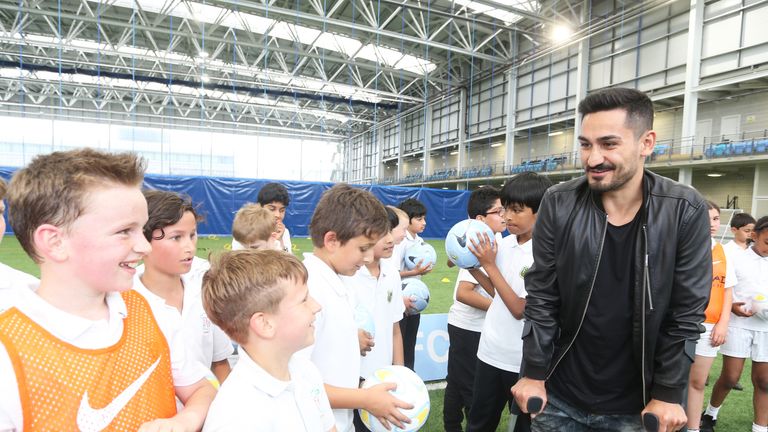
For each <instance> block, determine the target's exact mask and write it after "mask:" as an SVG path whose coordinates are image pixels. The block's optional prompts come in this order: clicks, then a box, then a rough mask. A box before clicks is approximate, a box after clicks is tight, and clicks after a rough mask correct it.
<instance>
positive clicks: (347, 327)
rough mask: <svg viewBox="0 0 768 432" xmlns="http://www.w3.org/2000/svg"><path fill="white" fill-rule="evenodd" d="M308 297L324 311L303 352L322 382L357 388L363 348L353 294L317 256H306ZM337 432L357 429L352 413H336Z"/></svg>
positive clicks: (317, 318)
mask: <svg viewBox="0 0 768 432" xmlns="http://www.w3.org/2000/svg"><path fill="white" fill-rule="evenodd" d="M304 266H305V267H306V268H307V273H308V274H309V279H308V280H307V287H308V288H309V294H310V295H311V296H312V298H314V299H315V301H317V302H318V303H319V304H320V306H321V307H322V310H321V311H320V312H319V313H318V314H317V315H316V318H315V343H314V344H313V345H311V346H309V347H307V348H305V349H303V350H301V351H299V353H300V355H304V356H308V357H309V359H310V360H312V363H314V364H315V366H317V369H318V370H320V375H321V376H322V377H323V382H324V383H326V384H330V385H332V386H336V387H346V388H357V387H358V384H359V380H360V344H359V342H358V340H357V324H356V323H355V316H354V308H355V306H354V305H355V302H356V300H355V298H354V294H353V293H352V292H351V291H350V290H349V289H348V288H347V287H346V285H344V283H343V282H342V281H341V278H340V277H339V275H338V274H336V272H334V271H333V269H332V268H331V267H329V266H328V264H326V263H325V262H323V261H322V260H321V259H320V258H318V257H316V256H315V255H314V254H311V253H305V254H304ZM333 415H334V417H335V418H336V429H337V431H338V432H348V431H351V430H353V429H354V426H353V424H352V410H351V409H334V410H333Z"/></svg>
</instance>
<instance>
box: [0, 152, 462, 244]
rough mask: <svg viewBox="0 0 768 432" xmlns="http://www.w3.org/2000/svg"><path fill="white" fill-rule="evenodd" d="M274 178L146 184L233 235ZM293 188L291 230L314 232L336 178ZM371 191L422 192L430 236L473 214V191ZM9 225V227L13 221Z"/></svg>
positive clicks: (203, 228)
mask: <svg viewBox="0 0 768 432" xmlns="http://www.w3.org/2000/svg"><path fill="white" fill-rule="evenodd" d="M16 169H17V168H3V167H0V177H2V178H4V179H5V180H6V181H8V180H9V179H10V177H11V175H13V172H14V171H15V170H16ZM273 181H274V180H254V179H242V178H226V177H200V176H195V177H192V176H190V177H185V176H167V175H156V174H147V175H146V177H145V179H144V185H145V187H147V188H151V189H163V190H170V191H175V192H182V193H185V194H187V195H189V196H190V197H192V200H193V202H194V203H195V204H197V205H199V208H200V210H201V213H202V214H203V216H204V217H205V221H204V222H202V223H201V224H200V225H199V226H198V231H199V233H200V234H206V235H207V234H217V235H229V234H231V229H232V219H233V218H234V216H235V212H237V210H238V209H239V208H240V207H241V206H242V205H243V204H244V203H246V202H255V201H256V196H257V195H258V193H259V190H260V189H261V188H262V187H263V186H264V185H265V184H267V183H270V182H273ZM279 183H282V184H283V185H285V187H286V188H287V189H288V193H289V194H290V195H291V203H290V205H289V206H288V210H287V211H286V216H285V225H286V226H287V227H288V229H289V230H290V231H291V235H293V236H299V237H306V236H308V235H309V221H310V219H311V217H312V212H313V211H314V210H315V205H316V204H317V202H318V201H319V200H320V196H321V195H322V194H323V192H324V191H326V190H327V189H330V188H331V187H332V186H333V183H325V182H303V181H289V180H286V181H279ZM353 186H356V187H360V188H363V189H366V190H368V191H370V192H371V193H372V194H373V195H375V196H376V197H377V198H378V199H380V200H381V202H383V203H384V204H391V205H397V204H398V203H400V202H401V201H403V200H405V199H406V198H416V199H418V200H420V201H421V202H423V203H424V205H425V206H426V207H427V228H426V230H425V231H424V233H423V234H422V237H426V238H445V235H446V234H447V233H448V230H449V229H450V228H451V227H452V226H453V225H454V224H455V223H456V222H458V221H460V220H462V219H466V218H467V201H468V200H469V192H468V191H455V190H442V189H429V188H410V187H400V186H378V185H373V186H372V185H353ZM6 229H8V230H9V233H10V226H9V227H7V228H6Z"/></svg>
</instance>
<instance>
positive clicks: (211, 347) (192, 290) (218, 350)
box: [133, 257, 234, 370]
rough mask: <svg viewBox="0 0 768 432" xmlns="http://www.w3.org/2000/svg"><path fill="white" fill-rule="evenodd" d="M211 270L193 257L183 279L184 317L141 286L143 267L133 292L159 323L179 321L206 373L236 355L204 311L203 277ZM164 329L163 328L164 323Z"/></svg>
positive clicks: (206, 262) (230, 342) (182, 311)
mask: <svg viewBox="0 0 768 432" xmlns="http://www.w3.org/2000/svg"><path fill="white" fill-rule="evenodd" d="M209 268H210V264H209V263H208V261H207V260H204V259H202V258H198V257H194V258H193V260H192V269H191V270H190V271H189V272H187V273H186V274H183V275H182V276H181V280H182V282H183V284H184V298H183V305H182V309H181V313H179V310H178V309H176V308H175V307H174V306H171V305H169V304H167V303H166V302H165V300H164V299H163V298H162V297H160V296H158V295H157V294H155V293H153V292H152V291H150V290H149V289H148V288H147V287H145V286H144V284H143V283H142V282H141V279H140V278H141V276H142V275H143V274H144V267H143V266H141V267H139V268H137V269H136V275H135V277H134V280H133V289H134V291H136V292H137V293H139V294H141V295H142V296H143V297H144V298H145V299H147V302H148V303H149V305H150V307H151V308H152V312H153V313H154V314H155V317H156V319H157V320H158V323H160V321H161V320H160V319H159V318H157V317H158V316H170V317H171V318H167V319H169V320H174V321H176V320H178V322H179V324H178V325H179V326H181V333H182V335H183V336H184V343H185V344H186V346H187V350H188V352H189V354H190V356H191V358H193V359H195V360H197V361H198V362H200V364H202V365H203V366H204V367H205V368H206V369H208V370H210V368H211V363H213V362H215V361H221V360H226V359H227V358H228V357H229V356H230V355H231V354H232V353H233V352H234V347H233V346H232V341H230V339H229V337H227V335H226V334H225V333H224V331H222V330H221V329H220V328H219V327H218V326H216V325H215V324H213V323H212V322H211V320H210V319H208V315H207V314H206V313H205V309H203V298H202V292H201V288H202V284H203V275H204V274H205V272H206V271H208V269H209ZM160 324H161V327H162V325H163V324H162V323H160Z"/></svg>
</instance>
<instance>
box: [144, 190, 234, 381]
mask: <svg viewBox="0 0 768 432" xmlns="http://www.w3.org/2000/svg"><path fill="white" fill-rule="evenodd" d="M144 197H145V198H146V199H147V208H148V211H149V219H148V220H147V223H146V225H144V238H146V239H147V241H148V242H149V244H150V245H151V246H152V251H151V252H150V253H149V254H148V255H147V256H146V257H144V266H143V268H140V269H137V272H136V277H135V280H134V286H133V289H134V290H136V292H138V293H139V294H141V295H142V296H144V298H145V299H147V301H148V302H149V304H150V306H152V310H153V311H154V312H155V317H156V318H157V320H158V323H160V326H161V327H163V326H164V322H165V321H166V320H168V321H171V322H173V321H176V322H178V323H179V324H178V325H180V326H181V332H182V335H183V337H184V343H185V345H186V346H187V349H188V350H189V353H190V354H191V356H192V359H194V360H196V361H198V362H200V364H202V365H203V366H204V367H205V368H206V369H210V371H212V372H213V375H214V376H215V378H216V380H218V382H224V380H225V379H226V378H227V375H229V372H230V366H229V361H228V358H229V356H230V355H231V354H232V352H233V350H234V349H233V347H232V342H231V341H230V340H229V338H228V337H227V335H226V334H224V332H223V331H222V330H221V329H220V328H219V327H217V326H216V325H213V324H211V321H210V320H209V319H208V316H207V315H206V314H205V311H204V310H203V302H202V297H201V294H200V289H201V285H202V277H203V274H204V273H205V271H207V270H208V268H209V264H208V261H206V260H204V259H202V258H198V257H196V256H195V253H196V252H197V223H198V222H199V221H200V216H199V215H198V213H197V211H196V209H195V207H194V206H193V205H192V201H191V200H190V199H189V197H185V196H182V195H180V194H177V193H175V192H168V191H158V190H148V191H144ZM216 380H214V385H216V384H218V383H216Z"/></svg>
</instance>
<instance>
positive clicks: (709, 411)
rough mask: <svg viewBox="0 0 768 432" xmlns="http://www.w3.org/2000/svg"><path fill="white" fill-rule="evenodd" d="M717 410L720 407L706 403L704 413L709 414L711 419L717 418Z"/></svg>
mask: <svg viewBox="0 0 768 432" xmlns="http://www.w3.org/2000/svg"><path fill="white" fill-rule="evenodd" d="M718 411H720V407H713V406H712V404H707V409H706V410H704V414H707V415H711V416H712V419H714V420H717V412H718Z"/></svg>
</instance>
